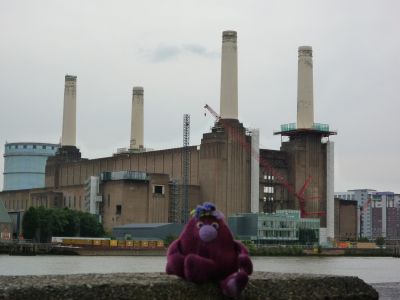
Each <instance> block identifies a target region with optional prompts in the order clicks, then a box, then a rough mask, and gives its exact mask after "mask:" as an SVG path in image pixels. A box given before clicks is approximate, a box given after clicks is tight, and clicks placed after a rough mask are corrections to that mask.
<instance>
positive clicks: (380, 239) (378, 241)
mask: <svg viewBox="0 0 400 300" xmlns="http://www.w3.org/2000/svg"><path fill="white" fill-rule="evenodd" d="M375 244H376V245H377V246H378V247H379V248H382V247H383V245H385V238H384V237H383V236H378V237H377V238H376V239H375Z"/></svg>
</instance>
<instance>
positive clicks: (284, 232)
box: [228, 210, 320, 244]
mask: <svg viewBox="0 0 400 300" xmlns="http://www.w3.org/2000/svg"><path fill="white" fill-rule="evenodd" d="M228 223H229V227H230V228H231V230H232V233H233V235H234V236H235V238H237V239H240V240H251V241H253V242H254V243H256V244H310V243H318V242H319V229H320V220H319V219H309V218H301V217H300V211H299V210H277V211H276V212H275V213H258V214H257V213H242V214H236V215H233V216H230V217H229V218H228Z"/></svg>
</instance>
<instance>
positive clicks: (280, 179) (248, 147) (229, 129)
mask: <svg viewBox="0 0 400 300" xmlns="http://www.w3.org/2000/svg"><path fill="white" fill-rule="evenodd" d="M204 108H205V109H207V110H208V111H209V112H210V113H211V114H212V115H213V116H214V118H215V119H216V122H219V123H220V124H221V125H223V126H224V127H225V129H226V130H227V132H228V134H230V135H231V136H232V138H233V139H235V140H236V141H237V142H239V143H240V144H241V145H242V147H243V148H244V149H245V150H246V151H248V152H249V153H250V155H251V156H253V157H255V159H256V160H257V161H258V162H259V163H260V165H261V167H262V168H263V170H265V171H269V173H270V174H272V175H273V176H274V178H275V179H276V180H277V181H278V182H279V183H281V184H282V185H283V186H284V187H285V188H286V189H287V190H288V192H289V193H291V194H293V195H294V196H295V197H296V198H297V199H298V200H299V208H300V215H301V217H302V218H304V217H306V216H310V215H320V216H321V215H325V214H326V212H323V211H319V212H306V210H305V203H306V200H311V199H318V198H319V197H312V198H306V197H305V192H306V190H307V188H308V187H309V185H310V184H311V181H312V177H311V176H309V177H308V178H307V180H306V181H305V183H304V185H303V186H302V187H301V189H300V190H299V191H298V192H296V191H295V189H294V188H293V187H292V185H290V183H289V182H288V181H287V180H286V179H285V178H284V177H283V176H282V175H280V174H279V173H278V171H277V170H275V168H274V167H273V166H272V165H271V163H270V162H269V161H268V160H266V159H264V158H262V157H260V153H259V151H256V150H255V149H253V148H252V147H251V145H250V144H249V143H247V142H246V138H245V136H243V135H241V134H239V133H238V132H236V131H235V130H233V128H232V127H231V125H230V124H229V123H228V122H225V120H224V119H221V116H220V115H218V114H217V113H216V112H215V111H214V110H213V109H212V108H211V106H209V105H208V104H206V105H205V106H204Z"/></svg>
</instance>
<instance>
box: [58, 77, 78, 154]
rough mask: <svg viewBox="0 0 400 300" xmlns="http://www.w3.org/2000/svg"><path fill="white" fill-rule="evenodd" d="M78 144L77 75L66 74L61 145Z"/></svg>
mask: <svg viewBox="0 0 400 300" xmlns="http://www.w3.org/2000/svg"><path fill="white" fill-rule="evenodd" d="M75 145H76V76H71V75H65V88H64V110H63V126H62V136H61V146H75Z"/></svg>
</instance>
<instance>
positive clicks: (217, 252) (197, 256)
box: [166, 202, 253, 298]
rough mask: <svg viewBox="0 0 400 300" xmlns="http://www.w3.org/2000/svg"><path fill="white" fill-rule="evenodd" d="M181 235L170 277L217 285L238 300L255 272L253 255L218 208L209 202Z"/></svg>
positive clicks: (170, 264) (173, 250) (172, 252)
mask: <svg viewBox="0 0 400 300" xmlns="http://www.w3.org/2000/svg"><path fill="white" fill-rule="evenodd" d="M192 213H193V214H194V216H193V217H192V218H191V219H190V221H189V222H188V223H187V224H186V226H185V228H184V229H183V231H182V233H181V235H180V236H179V238H178V239H177V240H175V241H174V242H173V243H172V244H171V245H170V246H169V248H168V253H167V258H168V262H167V268H166V271H167V273H168V274H174V275H178V276H179V277H182V278H184V279H186V280H188V281H192V282H195V283H203V282H209V281H217V282H218V283H219V286H220V288H221V289H222V292H223V294H224V295H226V296H228V297H233V298H237V297H238V296H239V295H240V293H241V292H242V290H243V289H244V288H245V287H246V284H247V282H248V280H249V277H248V275H250V274H251V273H252V272H253V264H252V262H251V260H250V257H249V253H248V251H247V249H246V248H245V246H243V244H242V243H240V242H238V241H235V240H234V239H233V236H232V233H231V231H230V230H229V228H228V226H227V225H226V223H225V221H224V216H223V214H222V213H221V212H219V211H217V210H216V209H215V205H214V204H212V203H209V202H205V203H204V204H203V205H199V206H197V208H196V209H195V210H194V211H193V212H192Z"/></svg>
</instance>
